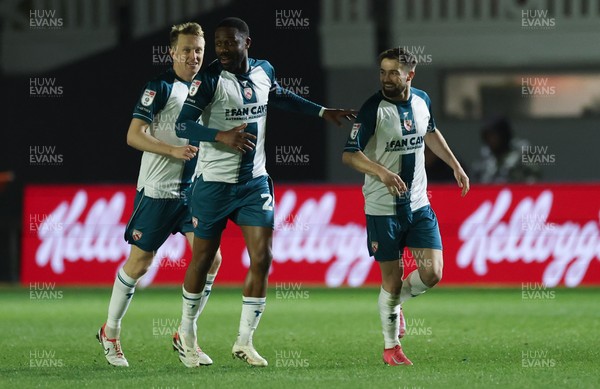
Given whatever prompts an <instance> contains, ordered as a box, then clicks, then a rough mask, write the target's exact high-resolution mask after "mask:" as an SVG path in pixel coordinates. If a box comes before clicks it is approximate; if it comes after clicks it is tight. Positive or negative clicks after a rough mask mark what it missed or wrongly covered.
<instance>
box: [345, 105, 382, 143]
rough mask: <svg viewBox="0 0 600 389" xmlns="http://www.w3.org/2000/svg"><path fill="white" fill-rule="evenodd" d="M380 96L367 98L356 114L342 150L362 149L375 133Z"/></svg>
mask: <svg viewBox="0 0 600 389" xmlns="http://www.w3.org/2000/svg"><path fill="white" fill-rule="evenodd" d="M380 101H381V97H379V96H378V94H377V95H375V96H373V97H371V98H370V99H369V100H367V101H366V102H365V103H364V104H363V106H362V107H360V111H359V112H358V115H357V116H356V121H355V122H354V125H353V126H352V131H350V135H349V136H348V140H347V141H346V146H345V147H344V151H349V152H353V153H354V152H357V151H363V150H364V149H365V147H366V146H367V143H368V142H369V139H371V137H372V136H373V134H375V127H376V126H377V109H378V108H379V102H380Z"/></svg>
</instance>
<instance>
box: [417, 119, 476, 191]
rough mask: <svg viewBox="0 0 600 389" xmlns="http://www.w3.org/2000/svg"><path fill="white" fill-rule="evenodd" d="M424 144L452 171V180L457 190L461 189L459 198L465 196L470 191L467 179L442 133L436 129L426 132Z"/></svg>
mask: <svg viewBox="0 0 600 389" xmlns="http://www.w3.org/2000/svg"><path fill="white" fill-rule="evenodd" d="M425 144H426V145H427V147H429V148H430V149H431V151H433V153H434V154H435V155H437V156H438V157H440V159H441V160H442V161H444V162H445V163H446V164H447V165H448V166H450V167H451V168H452V170H453V171H454V178H455V179H456V182H457V183H458V186H459V188H461V189H462V192H461V196H463V197H464V196H465V195H466V194H467V193H468V192H469V189H470V184H469V177H467V174H466V173H465V171H464V170H463V168H462V166H460V163H459V162H458V160H457V159H456V157H455V156H454V154H453V153H452V150H450V147H449V146H448V143H446V139H444V137H443V136H442V133H441V132H440V130H438V129H437V128H436V129H435V130H434V131H433V132H428V133H427V134H426V135H425Z"/></svg>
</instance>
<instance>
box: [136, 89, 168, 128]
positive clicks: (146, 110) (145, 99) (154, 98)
mask: <svg viewBox="0 0 600 389" xmlns="http://www.w3.org/2000/svg"><path fill="white" fill-rule="evenodd" d="M170 94H171V86H170V85H168V84H167V83H165V82H163V81H161V80H153V81H150V82H149V83H147V84H146V86H145V87H144V91H143V92H142V95H141V96H140V98H139V100H138V101H137V103H136V105H135V108H134V109H133V117H134V118H136V119H141V120H143V121H145V122H146V123H148V124H150V123H152V121H153V120H154V116H155V115H156V114H157V113H159V112H160V111H161V110H162V109H163V108H164V107H165V105H166V104H167V100H168V99H169V95H170Z"/></svg>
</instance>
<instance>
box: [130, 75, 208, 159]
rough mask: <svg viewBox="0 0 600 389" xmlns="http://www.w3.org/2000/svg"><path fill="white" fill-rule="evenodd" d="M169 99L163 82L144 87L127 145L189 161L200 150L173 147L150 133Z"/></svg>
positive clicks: (135, 111) (188, 146)
mask: <svg viewBox="0 0 600 389" xmlns="http://www.w3.org/2000/svg"><path fill="white" fill-rule="evenodd" d="M168 99H169V88H167V86H166V85H165V83H164V82H163V81H160V80H153V81H150V82H148V83H147V84H146V85H145V87H144V92H142V95H141V96H140V98H139V100H138V101H137V103H136V105H135V108H134V109H133V115H132V116H133V118H132V119H131V123H130V124H129V129H128V130H127V144H128V145H129V146H131V147H133V148H135V149H138V150H140V151H147V152H150V153H155V154H160V155H163V156H166V157H172V158H177V159H183V160H186V161H189V160H190V159H192V158H194V156H195V155H196V152H197V151H198V149H197V148H196V147H194V146H192V145H187V146H173V145H170V144H167V143H164V142H162V141H160V140H158V139H156V138H155V137H154V136H152V134H151V133H150V132H149V131H148V130H149V126H150V125H151V123H152V122H153V121H154V118H155V116H156V115H157V114H158V113H159V112H160V111H161V110H163V109H164V107H165V105H166V104H167V100H168Z"/></svg>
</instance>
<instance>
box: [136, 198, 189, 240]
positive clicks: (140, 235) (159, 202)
mask: <svg viewBox="0 0 600 389" xmlns="http://www.w3.org/2000/svg"><path fill="white" fill-rule="evenodd" d="M133 209H134V211H133V214H132V215H131V218H130V219H129V223H127V227H126V228H125V240H126V241H127V242H129V244H132V245H135V246H137V247H139V248H140V249H142V250H144V251H149V252H150V251H156V250H158V249H159V248H160V246H162V244H163V243H164V242H165V240H167V238H168V237H169V235H170V234H175V233H177V232H181V233H182V234H185V233H187V232H192V231H194V226H193V225H192V216H191V214H190V210H189V207H188V205H187V204H186V201H185V198H181V199H154V198H151V197H148V196H145V195H144V190H143V189H142V190H141V191H138V192H137V194H136V195H135V200H134V203H133Z"/></svg>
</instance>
